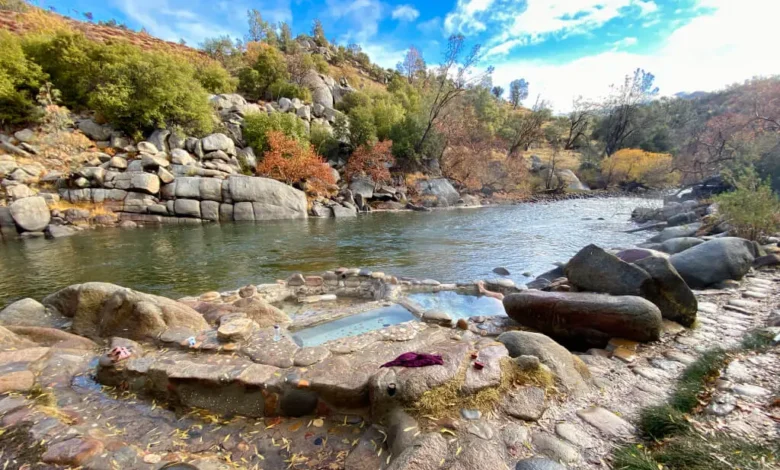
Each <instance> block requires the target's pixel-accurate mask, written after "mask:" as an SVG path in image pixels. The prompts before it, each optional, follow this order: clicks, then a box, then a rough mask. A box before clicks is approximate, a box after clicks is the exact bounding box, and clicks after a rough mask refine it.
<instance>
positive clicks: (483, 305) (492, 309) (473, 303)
mask: <svg viewBox="0 0 780 470" xmlns="http://www.w3.org/2000/svg"><path fill="white" fill-rule="evenodd" d="M409 300H411V301H413V302H414V303H416V304H417V305H419V306H420V308H421V309H422V310H423V311H425V310H443V311H445V312H447V313H449V314H450V317H452V318H455V319H458V318H469V317H475V316H480V315H484V316H494V315H506V310H504V304H503V303H502V302H501V301H500V300H498V299H494V298H493V297H484V296H476V295H467V294H458V293H457V292H452V291H442V292H437V293H435V294H412V295H410V296H409Z"/></svg>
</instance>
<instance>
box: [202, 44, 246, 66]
mask: <svg viewBox="0 0 780 470" xmlns="http://www.w3.org/2000/svg"><path fill="white" fill-rule="evenodd" d="M200 48H201V50H203V52H205V53H206V55H207V56H209V57H211V58H212V59H214V60H216V61H218V62H219V63H220V64H222V66H223V67H225V69H226V70H227V71H228V72H231V73H233V74H236V73H238V71H239V70H240V69H241V67H243V66H244V58H243V53H242V51H241V49H240V48H238V47H237V46H236V45H235V43H234V42H233V40H232V39H230V36H218V37H214V38H206V39H204V40H203V42H202V43H201V44H200Z"/></svg>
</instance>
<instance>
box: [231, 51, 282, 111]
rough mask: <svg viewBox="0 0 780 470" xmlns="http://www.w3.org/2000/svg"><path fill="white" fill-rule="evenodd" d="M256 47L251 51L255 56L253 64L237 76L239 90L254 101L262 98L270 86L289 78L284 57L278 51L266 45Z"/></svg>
mask: <svg viewBox="0 0 780 470" xmlns="http://www.w3.org/2000/svg"><path fill="white" fill-rule="evenodd" d="M257 46H258V47H257V50H256V51H254V50H253V51H252V52H253V53H254V52H256V54H257V56H256V57H257V58H256V59H255V61H254V64H252V66H251V67H245V68H243V69H242V70H241V71H240V72H239V74H238V80H239V81H238V86H239V89H241V90H242V91H243V92H244V93H247V94H248V95H250V96H251V97H253V98H255V99H257V98H262V97H263V96H264V95H265V92H266V91H267V90H268V88H269V87H270V86H271V84H273V83H275V82H278V81H286V80H287V79H288V78H289V76H290V75H289V73H288V72H287V63H286V61H285V59H284V55H282V53H281V52H279V49H276V48H275V47H271V46H269V45H267V44H258V45H257ZM247 54H249V51H248V52H247Z"/></svg>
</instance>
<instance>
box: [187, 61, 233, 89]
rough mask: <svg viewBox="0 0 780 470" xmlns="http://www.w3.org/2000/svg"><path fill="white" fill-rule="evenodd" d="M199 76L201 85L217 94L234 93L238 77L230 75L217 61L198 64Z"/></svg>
mask: <svg viewBox="0 0 780 470" xmlns="http://www.w3.org/2000/svg"><path fill="white" fill-rule="evenodd" d="M196 72H197V75H196V76H197V78H198V81H199V82H200V84H201V86H203V88H204V89H205V90H206V91H207V92H209V93H213V94H215V95H218V94H220V93H233V92H234V91H236V86H238V79H237V78H234V77H232V76H230V74H229V73H228V71H227V70H225V68H224V67H223V66H222V65H220V64H219V62H216V61H203V62H201V63H200V64H198V65H197V66H196Z"/></svg>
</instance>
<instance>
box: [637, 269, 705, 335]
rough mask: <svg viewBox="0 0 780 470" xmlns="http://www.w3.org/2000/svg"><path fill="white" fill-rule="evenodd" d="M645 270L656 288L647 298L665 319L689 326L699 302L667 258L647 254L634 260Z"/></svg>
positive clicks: (691, 323)
mask: <svg viewBox="0 0 780 470" xmlns="http://www.w3.org/2000/svg"><path fill="white" fill-rule="evenodd" d="M634 264H635V265H637V266H638V267H640V268H642V269H643V270H644V271H645V272H647V273H648V274H649V275H650V277H651V278H652V279H653V282H655V285H656V289H655V290H654V293H653V296H652V297H650V298H649V300H650V301H652V302H653V303H654V304H655V305H656V306H657V307H658V308H659V309H660V310H661V315H662V316H663V317H664V318H666V319H667V320H672V321H675V322H677V323H679V324H681V325H683V326H687V327H690V326H691V325H693V323H694V322H695V321H696V312H697V311H698V310H699V304H698V302H697V301H696V296H695V295H693V291H691V288H690V287H688V285H687V284H686V283H685V281H684V280H683V278H682V277H681V276H680V274H679V273H678V272H677V270H676V269H674V266H672V264H671V263H670V262H669V260H668V259H666V258H662V257H657V256H648V257H647V258H643V259H640V260H638V261H635V262H634Z"/></svg>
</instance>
